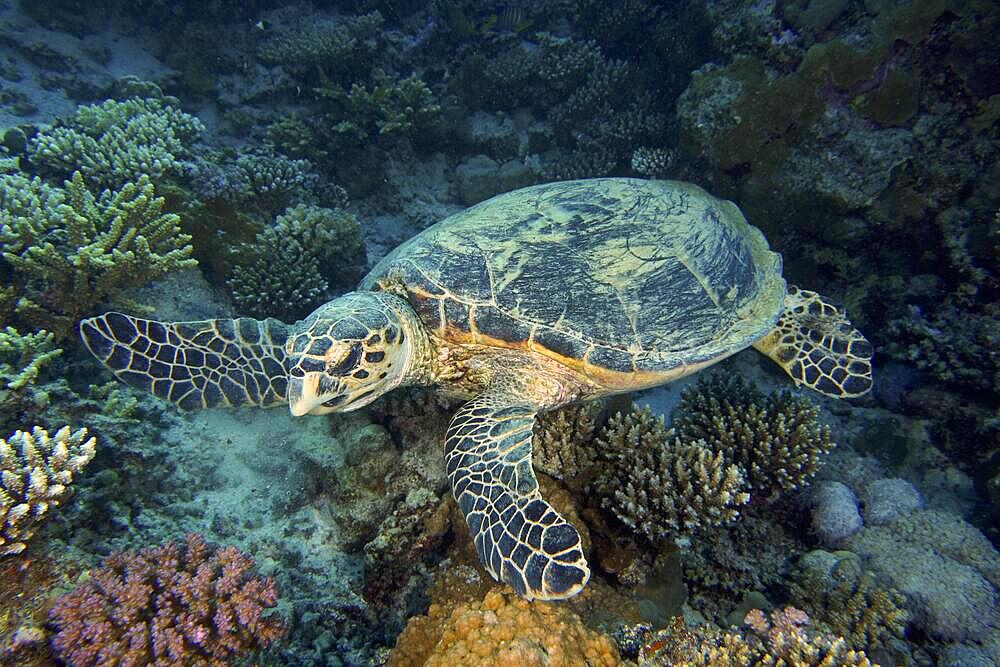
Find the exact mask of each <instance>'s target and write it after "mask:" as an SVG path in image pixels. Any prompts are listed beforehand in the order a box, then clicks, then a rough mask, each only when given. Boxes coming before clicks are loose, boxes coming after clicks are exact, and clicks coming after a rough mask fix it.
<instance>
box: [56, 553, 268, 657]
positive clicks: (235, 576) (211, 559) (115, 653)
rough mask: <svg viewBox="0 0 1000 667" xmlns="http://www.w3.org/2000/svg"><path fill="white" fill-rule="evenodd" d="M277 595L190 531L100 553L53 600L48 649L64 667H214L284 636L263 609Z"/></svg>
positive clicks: (246, 559)
mask: <svg viewBox="0 0 1000 667" xmlns="http://www.w3.org/2000/svg"><path fill="white" fill-rule="evenodd" d="M277 598H278V592H277V589H276V588H275V585H274V581H273V580H272V579H271V578H270V577H261V576H260V575H258V574H256V573H255V571H254V562H253V559H252V558H250V556H248V555H246V554H245V553H243V552H242V551H240V550H239V549H237V548H236V547H217V546H215V545H212V544H207V543H206V542H205V541H204V540H203V539H202V538H201V537H200V536H198V535H193V534H192V535H188V536H187V538H186V540H185V543H184V544H183V545H181V544H176V543H173V542H168V543H167V544H164V545H162V546H157V547H151V548H148V549H143V550H142V551H139V552H138V553H125V552H116V553H112V554H111V555H110V556H108V557H107V558H105V559H104V561H103V563H102V564H101V567H99V568H97V569H95V570H93V571H92V572H91V574H90V578H89V579H88V580H86V581H84V582H83V583H82V584H80V585H79V586H78V587H77V588H76V589H74V590H73V591H71V592H69V593H67V594H65V595H63V596H61V597H60V598H59V599H57V600H56V602H55V604H54V606H53V607H52V610H51V612H50V613H49V621H50V623H51V624H52V625H53V626H54V627H55V628H56V630H57V633H56V635H55V637H54V638H53V639H52V647H53V649H54V650H55V652H56V654H57V655H58V656H59V657H60V658H61V659H62V660H64V661H65V662H67V663H69V664H71V665H73V666H74V667H89V666H91V665H94V666H96V665H111V664H122V665H152V664H155V665H164V666H178V667H180V666H185V667H186V666H189V665H190V666H194V665H210V666H213V667H215V666H220V667H221V666H222V665H227V664H230V663H231V662H232V661H233V660H235V659H238V658H242V657H245V656H247V655H248V654H251V653H253V652H255V651H258V650H260V649H263V648H266V647H267V646H268V645H270V644H271V643H272V642H274V641H275V640H277V639H279V638H281V637H282V636H283V635H284V633H285V625H284V622H283V621H282V619H281V617H280V616H279V615H277V614H274V613H272V614H267V613H266V611H267V610H268V609H271V608H273V607H274V606H275V605H276V603H277Z"/></svg>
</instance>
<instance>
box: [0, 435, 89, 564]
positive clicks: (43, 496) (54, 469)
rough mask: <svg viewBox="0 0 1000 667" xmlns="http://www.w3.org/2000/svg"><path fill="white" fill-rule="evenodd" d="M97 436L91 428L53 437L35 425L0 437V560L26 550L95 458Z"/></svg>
mask: <svg viewBox="0 0 1000 667" xmlns="http://www.w3.org/2000/svg"><path fill="white" fill-rule="evenodd" d="M94 444H95V439H94V438H93V437H91V438H88V437H87V429H85V428H81V429H80V430H78V431H70V428H69V427H68V426H64V427H62V428H61V429H59V430H58V431H57V432H56V433H55V434H54V435H51V436H50V435H49V433H48V431H46V430H45V429H43V428H40V427H38V426H36V427H35V428H34V429H33V430H32V431H31V432H30V433H28V432H26V431H17V432H16V433H14V435H12V436H11V437H9V438H7V439H4V438H0V558H3V557H5V556H13V555H16V554H19V553H21V552H22V551H24V549H25V546H26V545H25V542H26V541H27V540H28V539H29V538H31V536H32V535H33V534H34V532H35V530H36V529H37V528H38V526H39V525H40V524H41V522H42V520H43V519H44V518H45V516H46V514H47V512H48V510H49V507H51V506H55V505H58V504H59V501H60V500H62V498H63V496H64V495H65V494H66V490H67V488H68V487H69V485H70V484H71V483H72V481H73V475H75V474H77V473H79V472H80V471H81V470H82V469H83V467H84V466H86V465H87V464H88V463H89V462H90V460H91V459H92V458H94Z"/></svg>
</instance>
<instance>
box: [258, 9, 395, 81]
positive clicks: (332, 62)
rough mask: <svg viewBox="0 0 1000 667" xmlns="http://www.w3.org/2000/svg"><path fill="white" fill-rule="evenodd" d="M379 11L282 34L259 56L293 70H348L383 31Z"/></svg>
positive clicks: (260, 49)
mask: <svg viewBox="0 0 1000 667" xmlns="http://www.w3.org/2000/svg"><path fill="white" fill-rule="evenodd" d="M382 22H383V19H382V15H381V14H379V12H377V11H373V12H369V13H367V14H359V15H356V16H348V17H344V18H341V19H340V20H339V21H324V22H317V23H313V24H312V25H308V26H297V27H296V29H294V30H292V29H289V30H287V31H285V30H282V31H279V32H278V33H277V34H275V35H273V36H272V37H270V38H269V39H268V40H267V41H265V42H264V43H262V44H261V45H260V47H259V48H258V49H257V55H258V56H259V57H260V59H261V60H262V61H264V62H266V63H271V64H282V65H291V66H307V65H313V66H315V65H326V66H332V67H341V68H343V67H345V66H346V65H348V64H349V63H350V61H351V60H352V59H353V58H354V57H360V56H361V55H362V54H364V53H366V52H370V51H371V49H372V48H373V46H374V44H371V43H369V42H370V40H372V38H373V37H375V36H376V35H377V34H378V32H379V30H380V29H381V27H382Z"/></svg>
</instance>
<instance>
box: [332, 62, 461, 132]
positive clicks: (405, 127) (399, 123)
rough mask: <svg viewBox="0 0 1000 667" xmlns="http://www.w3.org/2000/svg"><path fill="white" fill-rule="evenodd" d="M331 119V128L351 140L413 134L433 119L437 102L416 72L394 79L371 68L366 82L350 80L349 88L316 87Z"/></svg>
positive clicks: (439, 108) (438, 107) (425, 126)
mask: <svg viewBox="0 0 1000 667" xmlns="http://www.w3.org/2000/svg"><path fill="white" fill-rule="evenodd" d="M317 93H318V95H319V97H320V99H321V100H323V103H324V106H325V108H326V111H327V114H328V116H329V118H330V122H331V123H332V128H333V132H334V133H335V134H336V135H340V136H341V137H344V138H346V139H347V140H348V141H350V142H351V143H363V142H365V141H368V140H369V139H370V138H373V137H377V136H384V135H393V134H399V135H404V136H416V135H417V133H418V132H420V131H423V130H426V129H427V127H428V125H430V124H431V123H432V122H434V121H435V120H436V119H437V118H438V116H439V114H440V111H441V106H440V105H439V104H437V103H436V102H435V101H434V95H433V94H432V93H431V91H430V89H429V88H428V87H427V84H425V83H424V82H423V81H422V80H420V78H419V77H417V76H416V75H410V76H408V77H406V78H404V79H394V78H393V77H390V76H389V75H388V74H386V73H385V72H382V71H375V72H374V73H373V75H372V83H371V85H370V87H369V86H365V85H362V84H360V83H354V84H353V85H352V86H351V87H350V89H347V90H345V89H343V88H341V87H340V86H337V85H328V86H324V87H321V88H319V89H317Z"/></svg>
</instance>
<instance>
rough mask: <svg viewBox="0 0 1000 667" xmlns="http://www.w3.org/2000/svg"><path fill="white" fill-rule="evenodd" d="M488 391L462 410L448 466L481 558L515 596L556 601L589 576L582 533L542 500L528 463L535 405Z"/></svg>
mask: <svg viewBox="0 0 1000 667" xmlns="http://www.w3.org/2000/svg"><path fill="white" fill-rule="evenodd" d="M515 400H516V399H514V398H512V397H508V396H503V395H491V394H489V393H487V394H484V395H482V396H479V397H478V398H475V399H473V400H471V401H469V402H468V403H466V404H465V405H463V406H462V407H461V409H459V411H458V412H457V413H456V414H455V416H454V417H453V418H452V420H451V424H450V425H449V427H448V434H447V437H446V439H445V465H446V467H447V470H448V478H449V480H450V481H451V489H452V493H453V494H454V495H455V500H457V501H458V505H459V507H461V509H462V513H463V514H464V515H465V520H466V522H467V523H468V525H469V533H470V535H471V536H472V541H473V542H474V543H475V545H476V551H477V552H478V553H479V559H480V561H481V562H482V564H483V566H484V567H485V568H486V569H487V570H488V571H489V572H490V574H492V575H493V577H494V578H495V579H497V580H498V581H501V582H503V583H506V584H509V585H510V586H511V588H513V589H514V590H515V591H516V592H517V593H518V595H520V596H522V597H524V598H527V599H529V600H531V599H541V600H557V599H562V598H568V597H572V596H573V595H576V594H577V593H579V592H580V591H581V590H582V589H583V587H584V586H585V585H586V583H587V580H588V579H589V578H590V568H589V567H588V566H587V561H586V560H585V559H584V556H583V547H582V546H581V543H580V534H579V533H578V532H577V530H576V528H574V527H573V526H572V525H570V523H569V522H567V521H566V519H564V518H563V517H562V516H560V514H559V513H558V512H556V511H555V510H554V509H553V508H552V506H551V505H549V504H548V503H547V502H545V500H543V499H542V496H541V494H540V493H539V491H538V481H537V480H536V479H535V473H534V471H533V470H532V468H531V431H532V428H533V427H534V424H535V408H534V407H532V406H530V405H518V404H512V403H513V402H514V401H515Z"/></svg>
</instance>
